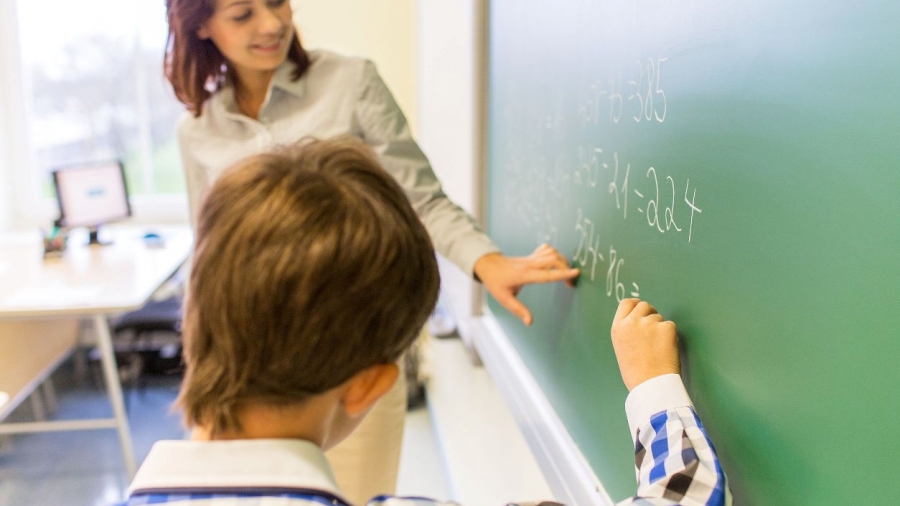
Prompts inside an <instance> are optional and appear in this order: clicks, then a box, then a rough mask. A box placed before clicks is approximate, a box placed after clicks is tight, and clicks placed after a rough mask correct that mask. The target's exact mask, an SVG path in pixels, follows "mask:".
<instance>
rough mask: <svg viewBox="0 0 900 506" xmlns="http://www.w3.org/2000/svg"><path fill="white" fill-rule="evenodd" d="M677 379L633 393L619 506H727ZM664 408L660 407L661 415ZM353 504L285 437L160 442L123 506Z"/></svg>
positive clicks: (323, 468) (401, 504)
mask: <svg viewBox="0 0 900 506" xmlns="http://www.w3.org/2000/svg"><path fill="white" fill-rule="evenodd" d="M691 406H692V405H691V402H690V398H689V397H688V395H687V392H686V391H685V390H684V385H683V383H682V382H681V378H680V377H679V376H677V375H674V374H673V375H666V376H660V377H658V378H654V379H652V380H649V381H647V382H645V383H643V384H641V385H640V386H638V387H637V388H635V389H634V391H632V392H631V394H629V396H628V400H627V401H626V412H627V414H628V420H629V425H630V426H631V430H632V434H633V435H634V436H635V464H636V467H637V477H638V489H637V495H636V496H634V497H631V498H629V499H626V500H624V501H622V502H620V503H619V506H663V505H675V504H680V505H684V506H700V505H704V506H725V505H730V504H731V502H732V499H731V492H730V490H729V489H728V485H727V483H726V480H725V474H724V473H723V471H722V468H721V466H720V465H719V460H718V458H717V457H716V453H715V450H714V449H713V447H712V443H710V441H709V438H708V437H707V435H706V432H705V430H704V429H703V425H701V423H700V419H699V418H698V417H697V414H696V413H695V412H694V409H693V408H692V407H691ZM660 408H662V409H660ZM147 504H167V505H169V506H316V505H319V506H321V505H331V506H345V505H348V504H349V503H347V502H346V501H345V500H344V499H343V498H342V497H341V494H340V490H339V489H338V487H337V485H336V483H335V480H334V476H333V475H332V472H331V468H330V466H329V465H328V463H327V461H326V460H325V456H324V455H323V454H322V451H321V450H320V449H319V448H318V447H317V446H316V445H314V444H313V443H310V442H307V441H301V440H287V439H256V440H238V441H161V442H159V443H156V444H155V445H154V446H153V449H152V450H151V451H150V455H149V456H148V457H147V459H146V460H145V461H144V464H143V465H142V466H141V469H140V470H139V471H138V474H137V476H136V477H135V480H134V482H133V483H132V485H131V488H130V489H129V498H128V500H127V501H126V502H124V503H122V506H141V505H147ZM367 506H456V503H453V502H444V501H437V500H434V499H428V498H422V497H395V496H381V497H375V498H372V499H371V500H370V501H369V503H368V505H367Z"/></svg>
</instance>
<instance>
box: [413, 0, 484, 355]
mask: <svg viewBox="0 0 900 506" xmlns="http://www.w3.org/2000/svg"><path fill="white" fill-rule="evenodd" d="M479 4H481V2H478V1H477V0H463V1H460V0H419V86H420V88H419V144H420V145H421V146H422V149H423V150H424V151H425V153H426V154H427V155H428V157H429V159H430V160H431V163H432V165H433V167H434V170H435V172H436V173H437V175H438V177H439V178H440V180H441V182H442V183H443V185H444V190H445V191H446V193H447V195H449V196H450V198H451V199H452V200H453V201H455V202H456V203H457V204H459V205H460V206H462V207H463V208H464V209H466V210H467V211H469V213H470V214H472V215H473V216H476V217H478V215H479V214H480V205H479V202H480V199H481V195H482V187H481V185H480V178H479V177H478V171H479V169H478V167H477V166H476V165H477V163H476V148H477V142H476V138H477V135H479V130H478V128H477V126H478V123H477V122H478V118H477V115H476V109H477V101H476V99H477V93H476V83H477V80H478V78H477V72H476V70H477V67H476V64H477V58H476V55H477V53H476V42H477V34H478V32H477V29H476V28H477V19H478V17H477V14H478V11H476V9H478V8H480V7H478V5H479ZM441 281H442V295H443V297H444V302H445V303H446V304H447V305H448V306H449V309H450V310H451V312H452V313H453V314H454V315H455V316H456V320H457V324H458V327H459V331H460V334H461V335H462V337H463V339H464V340H465V341H466V342H467V343H471V337H470V336H471V330H470V328H469V327H470V326H469V317H471V316H473V315H477V314H480V310H481V301H482V298H481V296H480V295H481V294H480V291H479V288H478V286H477V285H476V284H475V283H474V282H473V281H472V280H471V278H470V277H469V276H468V275H467V274H464V273H463V272H461V271H460V270H459V269H457V268H456V267H455V266H454V265H453V264H451V263H449V262H447V261H442V262H441Z"/></svg>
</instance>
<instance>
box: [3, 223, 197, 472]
mask: <svg viewBox="0 0 900 506" xmlns="http://www.w3.org/2000/svg"><path fill="white" fill-rule="evenodd" d="M151 230H152V231H153V232H155V233H158V234H160V235H161V236H162V237H163V239H164V240H165V245H164V246H163V247H148V246H147V245H145V244H144V241H143V235H144V233H146V232H147V231H151ZM102 232H103V233H102V234H101V238H104V239H112V240H113V244H111V245H109V246H92V247H88V246H86V245H85V243H86V241H87V234H79V235H73V236H71V237H70V238H69V245H68V250H67V251H66V252H65V254H64V255H63V256H62V257H61V258H55V259H47V260H44V259H43V258H42V246H41V239H40V235H39V234H38V233H37V231H35V232H33V233H28V234H8V235H5V236H0V286H2V289H0V318H4V319H30V318H42V319H44V318H48V317H57V316H69V317H71V316H78V317H84V318H91V319H92V321H93V324H94V328H95V330H96V333H97V343H98V346H99V348H100V354H101V362H102V366H103V375H104V378H105V380H106V387H107V392H108V394H109V400H110V403H111V404H112V410H113V415H114V416H113V418H109V419H90V420H65V421H51V422H32V423H16V424H0V434H9V433H21V432H45V431H56V430H84V429H100V428H109V429H117V430H118V433H119V441H120V443H121V445H122V455H123V457H124V459H125V466H126V468H127V469H128V473H129V475H130V476H132V477H133V476H134V473H135V471H136V463H135V459H134V449H133V447H132V442H131V431H130V429H129V425H128V418H127V416H126V413H125V405H124V403H123V400H122V386H121V384H120V382H119V375H118V370H117V367H116V359H115V355H114V353H113V347H112V337H111V335H110V330H109V325H108V323H107V317H108V316H109V315H111V314H115V313H121V312H125V311H132V310H135V309H138V308H139V307H141V306H143V305H144V303H146V302H147V300H148V299H149V298H150V296H151V295H152V294H153V292H154V291H156V290H157V288H159V286H160V285H162V283H164V282H165V281H166V280H167V279H168V278H169V277H170V276H171V275H172V274H173V273H174V272H175V271H176V270H177V269H178V267H179V266H180V265H181V264H182V263H183V262H184V261H185V260H186V259H187V257H188V254H189V253H190V250H191V247H192V245H193V234H192V232H191V230H190V228H189V227H187V226H182V227H173V226H167V227H162V226H160V227H157V226H146V225H144V226H137V225H134V226H118V227H117V226H108V227H105V228H104V229H103V230H102ZM36 345H39V343H36Z"/></svg>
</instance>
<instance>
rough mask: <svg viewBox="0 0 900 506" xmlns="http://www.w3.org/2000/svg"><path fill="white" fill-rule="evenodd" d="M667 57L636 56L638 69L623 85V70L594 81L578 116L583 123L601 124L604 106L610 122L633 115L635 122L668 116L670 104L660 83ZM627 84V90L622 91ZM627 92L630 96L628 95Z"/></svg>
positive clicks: (584, 97)
mask: <svg viewBox="0 0 900 506" xmlns="http://www.w3.org/2000/svg"><path fill="white" fill-rule="evenodd" d="M666 61H668V58H647V59H646V60H636V61H635V67H636V69H637V71H636V72H634V73H633V74H632V75H631V77H632V78H631V79H629V80H628V81H626V82H625V86H623V85H622V73H621V72H616V73H613V74H611V75H609V76H608V77H607V78H606V80H605V82H604V81H602V80H601V81H595V82H593V83H591V84H590V85H588V86H587V88H586V89H585V90H584V92H583V95H582V97H581V100H580V103H579V105H578V116H579V117H580V118H581V120H582V122H583V123H584V124H594V125H596V124H598V123H599V122H600V119H601V117H602V116H604V109H605V108H606V109H608V111H607V112H606V116H608V118H609V119H608V121H609V122H610V123H613V124H615V123H619V122H620V121H622V119H623V118H626V117H630V118H631V119H632V121H634V122H635V123H641V122H657V123H662V122H664V121H665V120H666V113H667V112H668V109H669V104H668V102H667V100H666V92H665V90H664V89H663V87H662V85H661V81H662V77H661V76H662V66H663V63H664V62H666ZM623 88H624V91H623ZM626 93H627V96H626V95H625V94H626Z"/></svg>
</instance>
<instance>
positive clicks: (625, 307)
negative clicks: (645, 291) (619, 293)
mask: <svg viewBox="0 0 900 506" xmlns="http://www.w3.org/2000/svg"><path fill="white" fill-rule="evenodd" d="M639 302H641V299H622V302H619V308H618V309H616V316H615V317H614V318H613V321H619V320H621V319H623V318H625V317H626V316H628V315H629V314H631V311H632V310H633V309H634V307H635V306H637V305H638V303H639Z"/></svg>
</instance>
